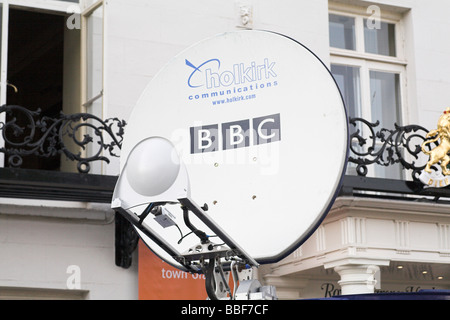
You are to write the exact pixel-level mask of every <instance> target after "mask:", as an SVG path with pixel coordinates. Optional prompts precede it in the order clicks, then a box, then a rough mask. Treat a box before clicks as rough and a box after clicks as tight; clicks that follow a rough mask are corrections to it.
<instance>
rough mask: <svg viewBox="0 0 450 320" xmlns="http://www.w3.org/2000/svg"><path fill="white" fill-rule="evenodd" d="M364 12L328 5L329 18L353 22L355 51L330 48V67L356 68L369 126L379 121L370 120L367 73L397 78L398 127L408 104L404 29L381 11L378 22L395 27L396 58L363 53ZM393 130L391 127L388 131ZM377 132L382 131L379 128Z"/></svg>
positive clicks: (372, 173) (363, 113) (362, 111)
mask: <svg viewBox="0 0 450 320" xmlns="http://www.w3.org/2000/svg"><path fill="white" fill-rule="evenodd" d="M367 11H368V10H367V8H363V7H356V6H350V5H347V6H341V5H337V4H330V6H329V11H328V14H334V15H339V16H347V17H351V18H354V19H355V50H350V49H342V48H335V47H331V45H330V46H329V48H330V66H331V65H342V66H351V67H356V68H358V70H359V86H360V88H359V91H360V102H359V103H360V111H359V112H360V117H361V118H364V119H366V120H368V121H370V122H375V121H376V120H379V119H372V110H371V109H372V104H371V95H370V92H371V90H370V71H380V72H387V73H396V74H399V82H400V83H399V91H400V92H399V95H400V97H399V98H400V110H399V119H396V123H397V124H398V125H401V124H403V123H406V121H407V120H408V119H409V113H410V111H409V104H408V100H407V97H408V95H407V77H406V72H407V70H406V68H407V61H406V58H405V50H404V48H405V45H404V26H403V21H402V16H401V15H400V14H397V13H392V12H389V11H388V12H386V11H383V10H380V11H381V12H380V21H382V22H387V23H392V24H394V25H395V52H396V56H395V57H394V56H387V55H381V54H374V53H367V52H365V48H364V47H365V43H364V19H368V18H370V16H371V12H370V13H368V12H367ZM390 126H392V127H390ZM393 126H394V123H392V124H389V125H388V127H386V129H394V127H393ZM360 129H361V130H362V135H363V136H368V134H369V133H368V132H366V130H368V128H364V127H362V128H360ZM378 129H381V127H379V128H378ZM400 174H401V175H403V173H400ZM368 176H376V174H375V168H373V167H371V168H369V172H368Z"/></svg>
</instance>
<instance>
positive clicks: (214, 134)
mask: <svg viewBox="0 0 450 320" xmlns="http://www.w3.org/2000/svg"><path fill="white" fill-rule="evenodd" d="M190 135H191V153H192V154H194V153H205V152H214V151H218V150H229V149H237V148H244V147H248V146H250V145H259V144H264V143H271V142H275V141H280V140H281V125H280V114H279V113H277V114H273V115H269V116H263V117H258V118H253V119H245V120H238V121H233V122H226V123H222V124H211V125H205V126H199V127H191V128H190Z"/></svg>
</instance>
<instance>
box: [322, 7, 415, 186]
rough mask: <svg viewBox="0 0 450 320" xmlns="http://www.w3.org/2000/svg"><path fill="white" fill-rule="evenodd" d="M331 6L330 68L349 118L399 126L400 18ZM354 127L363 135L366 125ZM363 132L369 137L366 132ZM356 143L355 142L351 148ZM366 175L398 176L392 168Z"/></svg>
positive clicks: (403, 69)
mask: <svg viewBox="0 0 450 320" xmlns="http://www.w3.org/2000/svg"><path fill="white" fill-rule="evenodd" d="M366 11H367V10H366V8H357V9H356V8H354V7H352V10H351V12H346V11H340V10H335V9H334V8H332V7H330V12H329V35H330V53H331V54H330V61H331V65H330V70H331V73H332V74H333V76H334V78H335V79H336V82H337V84H338V86H339V88H340V90H341V93H342V96H343V98H344V101H345V104H346V108H347V113H348V115H349V117H361V118H364V119H366V120H368V121H370V122H375V121H377V120H378V121H379V122H380V125H379V126H378V127H377V128H378V129H381V128H387V129H393V128H394V124H395V123H396V124H399V125H401V124H402V123H403V118H404V117H405V113H406V111H407V106H406V101H405V99H404V98H403V97H404V91H405V89H404V88H405V73H406V62H405V60H404V56H403V47H402V42H401V41H399V39H401V38H402V37H401V29H402V24H401V17H400V16H396V15H394V14H388V15H387V16H388V18H384V15H383V13H382V14H381V15H380V16H379V17H377V20H376V21H375V22H376V23H374V21H373V19H374V18H373V17H372V16H371V13H372V12H369V13H367V12H366ZM358 129H359V130H360V131H361V132H362V133H363V135H364V134H365V133H367V128H364V127H362V126H360V127H358ZM364 136H368V135H367V134H365V135H364ZM354 147H355V146H354ZM351 169H352V168H351V167H350V171H351ZM370 170H372V172H370V171H369V175H376V176H378V177H390V178H400V177H401V170H400V169H399V168H396V167H393V166H391V167H386V168H384V167H383V168H381V167H380V166H375V167H374V168H371V169H370Z"/></svg>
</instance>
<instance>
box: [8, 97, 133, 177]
mask: <svg viewBox="0 0 450 320" xmlns="http://www.w3.org/2000/svg"><path fill="white" fill-rule="evenodd" d="M1 113H5V114H6V115H7V116H8V118H9V119H8V118H7V121H5V122H0V130H2V136H3V140H4V141H5V146H4V147H2V148H0V152H2V153H4V154H5V155H7V156H8V166H10V167H20V166H21V165H22V163H23V157H26V156H29V155H35V156H38V157H43V158H49V157H53V156H56V155H58V154H64V155H65V156H66V157H67V158H68V159H69V160H72V161H76V162H77V168H78V171H79V172H80V173H88V172H89V171H90V169H91V166H90V164H91V163H92V162H94V161H105V162H106V163H109V162H110V160H109V158H108V157H107V156H105V155H104V151H107V152H108V153H109V156H110V157H118V156H119V155H118V154H117V151H116V150H117V149H120V148H121V146H122V141H123V135H124V127H125V126H126V122H125V121H124V120H120V119H118V118H111V119H107V120H102V119H100V118H98V117H97V116H95V115H92V114H89V113H76V114H72V115H65V114H63V113H61V114H60V115H59V116H58V117H56V118H51V117H47V116H42V117H41V110H40V109H38V110H36V111H30V110H28V109H26V108H24V107H22V106H17V105H4V106H2V107H0V114H1ZM88 149H89V150H88Z"/></svg>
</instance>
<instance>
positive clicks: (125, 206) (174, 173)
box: [112, 137, 259, 299]
mask: <svg viewBox="0 0 450 320" xmlns="http://www.w3.org/2000/svg"><path fill="white" fill-rule="evenodd" d="M189 194H190V193H189V179H188V176H187V172H186V170H185V168H184V166H183V164H182V162H181V160H180V159H179V157H178V156H177V154H176V150H175V149H174V148H173V146H172V144H171V143H170V141H168V140H166V139H164V138H161V137H150V138H148V139H145V140H144V141H142V142H140V143H139V144H138V145H137V146H136V147H135V148H134V149H133V150H132V151H131V152H130V154H129V156H128V160H127V163H126V165H125V167H124V170H123V172H122V174H121V175H120V177H119V180H118V182H117V185H116V188H115V191H114V195H113V202H112V208H113V209H114V210H116V211H118V212H119V213H121V214H122V215H123V216H124V217H125V218H126V219H127V220H128V221H129V222H131V223H132V224H133V225H134V226H135V227H136V228H137V229H138V230H139V231H140V232H141V233H143V234H144V235H146V236H147V237H149V238H150V239H151V240H152V241H153V242H154V243H156V244H157V245H158V246H159V247H161V248H162V249H163V250H164V251H165V252H166V253H167V254H169V255H170V256H171V257H173V258H174V259H175V260H176V261H178V262H179V263H180V264H181V265H182V266H183V267H184V268H185V269H186V270H188V271H190V272H196V273H198V272H201V273H203V274H204V275H205V277H206V281H205V286H206V292H207V293H208V297H209V298H210V299H223V298H225V297H226V296H227V294H228V295H229V297H230V298H232V297H234V296H235V293H232V292H231V290H230V288H229V286H228V280H227V278H228V277H229V274H230V272H227V275H225V273H224V265H225V266H226V268H229V266H230V265H231V262H233V264H234V266H235V268H236V269H235V271H234V272H233V273H232V276H233V277H237V276H238V275H237V271H236V270H237V266H240V267H241V269H242V268H244V269H245V268H247V269H248V268H249V267H258V266H259V263H258V262H256V260H255V259H253V258H252V257H251V256H250V255H248V254H247V253H246V252H245V251H244V250H243V249H242V248H241V247H240V246H239V244H238V243H237V242H236V241H234V240H233V239H232V238H231V237H230V236H229V235H228V234H227V233H226V232H225V231H224V230H222V228H221V227H220V226H219V225H217V224H216V223H215V222H214V221H213V220H212V219H211V217H209V216H208V214H207V213H206V212H205V211H204V210H203V209H202V208H201V207H199V206H198V205H197V204H196V203H195V202H194V201H192V200H191V199H190V198H189ZM177 203H178V204H179V205H180V208H181V209H182V211H183V222H184V224H185V226H186V227H187V228H188V229H190V230H191V232H192V233H193V234H195V235H196V236H197V237H198V238H199V240H200V243H199V244H196V245H195V246H194V247H192V248H189V250H187V251H186V252H178V251H177V249H176V248H174V247H173V246H172V245H170V243H168V242H167V241H166V240H165V239H164V238H163V237H161V236H160V235H159V233H158V232H156V231H155V230H154V229H152V228H151V227H149V226H148V225H147V224H146V220H147V219H149V218H150V217H151V216H153V219H154V220H155V221H157V222H158V223H159V224H160V225H161V226H162V227H163V228H167V227H170V226H175V225H176V226H177V227H178V228H179V226H178V225H177V223H176V222H175V219H176V217H174V216H173V215H172V214H171V213H170V211H168V210H167V209H165V206H166V205H167V204H177ZM142 205H145V209H144V210H143V211H141V212H140V213H136V212H135V211H134V210H133V209H134V208H137V207H140V206H142ZM190 212H191V213H193V214H194V215H195V216H197V218H198V219H199V220H200V221H202V222H203V223H204V225H205V226H207V227H208V228H209V229H210V230H211V231H213V232H214V233H215V235H214V237H217V238H218V239H219V243H221V244H218V243H215V242H212V241H211V240H210V238H211V236H208V235H207V234H206V233H205V232H204V231H202V230H199V229H197V227H195V226H194V225H193V224H192V222H191V221H190V218H189V213H190ZM233 280H234V282H235V283H236V279H233ZM235 290H237V287H235Z"/></svg>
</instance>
